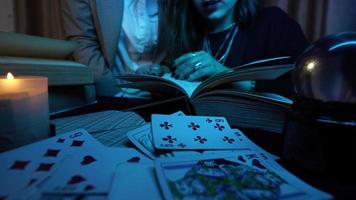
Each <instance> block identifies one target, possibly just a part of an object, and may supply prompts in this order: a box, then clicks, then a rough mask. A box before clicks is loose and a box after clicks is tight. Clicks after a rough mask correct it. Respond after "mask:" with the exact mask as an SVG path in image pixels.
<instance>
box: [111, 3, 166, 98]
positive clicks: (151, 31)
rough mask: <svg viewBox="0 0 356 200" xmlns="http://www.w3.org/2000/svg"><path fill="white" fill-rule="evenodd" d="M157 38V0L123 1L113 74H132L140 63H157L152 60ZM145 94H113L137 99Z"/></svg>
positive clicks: (128, 90)
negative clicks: (120, 28) (120, 29)
mask: <svg viewBox="0 0 356 200" xmlns="http://www.w3.org/2000/svg"><path fill="white" fill-rule="evenodd" d="M157 38H158V2H157V0H124V13H123V21H122V31H121V34H120V37H119V41H118V44H117V48H118V53H117V55H116V57H115V63H116V66H115V68H114V70H113V73H114V75H119V74H127V73H128V74H132V73H134V72H135V71H136V70H137V69H138V68H139V67H140V66H141V65H145V64H155V63H159V62H160V61H161V60H157V61H156V60H155V49H156V47H157ZM146 95H147V93H142V92H139V90H134V89H123V90H122V91H121V92H120V93H119V94H117V95H116V96H119V97H128V98H135V97H136V98H140V97H143V96H146Z"/></svg>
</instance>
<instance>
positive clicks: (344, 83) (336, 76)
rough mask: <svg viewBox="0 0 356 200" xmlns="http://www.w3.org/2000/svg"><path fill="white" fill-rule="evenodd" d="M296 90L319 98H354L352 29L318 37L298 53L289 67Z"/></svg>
mask: <svg viewBox="0 0 356 200" xmlns="http://www.w3.org/2000/svg"><path fill="white" fill-rule="evenodd" d="M293 82H294V87H295V90H296V93H297V94H298V95H299V96H301V97H303V98H310V99H316V100H320V101H322V102H343V103H355V102H356V33H352V32H346V33H339V34H336V35H332V36H329V37H326V38H324V39H321V40H319V41H317V42H315V43H313V44H312V45H311V46H310V47H308V48H307V49H306V50H305V51H304V53H303V54H302V55H300V56H299V58H298V59H297V62H296V64H295V69H294V71H293Z"/></svg>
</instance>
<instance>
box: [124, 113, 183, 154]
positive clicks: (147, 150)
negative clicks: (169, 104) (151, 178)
mask: <svg viewBox="0 0 356 200" xmlns="http://www.w3.org/2000/svg"><path fill="white" fill-rule="evenodd" d="M172 116H185V114H184V113H183V112H182V111H178V112H175V113H173V114H172ZM127 137H128V138H129V140H130V141H131V142H132V143H133V144H134V145H135V146H136V147H137V148H138V149H139V150H140V151H142V153H144V154H145V155H147V156H148V157H149V158H151V159H152V160H153V159H155V158H156V157H158V156H159V155H158V153H157V152H156V151H155V148H154V146H153V138H152V130H151V123H148V124H146V125H144V126H142V127H140V128H137V129H135V130H132V131H130V132H128V133H127Z"/></svg>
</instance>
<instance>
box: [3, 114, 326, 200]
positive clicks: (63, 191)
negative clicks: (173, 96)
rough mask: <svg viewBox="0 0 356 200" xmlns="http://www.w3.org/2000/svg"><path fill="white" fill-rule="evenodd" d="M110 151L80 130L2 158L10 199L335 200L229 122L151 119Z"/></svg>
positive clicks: (202, 118) (179, 116) (218, 119)
mask: <svg viewBox="0 0 356 200" xmlns="http://www.w3.org/2000/svg"><path fill="white" fill-rule="evenodd" d="M127 137H128V138H129V140H130V141H131V142H132V143H133V145H134V146H135V147H137V150H136V149H134V148H126V147H125V148H109V147H106V146H104V145H103V144H101V143H100V142H98V141H97V140H96V139H95V138H93V137H92V136H91V135H90V134H89V133H88V132H87V131H86V130H84V129H79V130H75V131H72V132H68V133H65V134H61V135H58V136H56V137H53V138H50V139H47V140H44V141H40V142H37V143H33V144H30V145H27V146H24V147H21V148H18V149H15V150H12V151H8V152H5V153H1V154H0V176H1V179H0V200H3V199H112V200H116V199H130V200H132V199H331V198H332V196H331V195H329V194H327V193H324V192H322V191H319V190H317V189H315V188H313V187H312V186H309V185H307V184H306V183H304V182H303V181H301V180H300V179H298V178H297V177H295V176H293V175H292V174H290V173H289V172H288V171H286V170H285V169H283V168H282V167H281V166H280V165H278V163H277V162H276V161H275V160H276V159H278V157H276V156H274V155H272V154H270V153H268V152H267V151H264V150H263V149H262V148H260V147H259V146H257V145H256V144H254V143H253V142H252V141H251V140H249V139H248V138H247V137H246V136H245V135H244V134H243V133H242V132H241V131H239V130H238V129H232V128H231V127H230V126H229V124H228V122H227V120H226V119H225V118H222V117H207V116H186V115H185V114H184V113H182V112H177V113H174V114H172V115H158V114H157V115H156V114H154V115H152V120H151V123H147V124H146V125H144V126H142V127H140V128H137V129H135V130H132V131H130V132H128V133H127Z"/></svg>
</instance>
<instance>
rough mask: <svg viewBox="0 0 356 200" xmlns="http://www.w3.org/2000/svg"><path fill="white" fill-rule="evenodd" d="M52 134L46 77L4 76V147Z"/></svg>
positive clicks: (0, 108)
mask: <svg viewBox="0 0 356 200" xmlns="http://www.w3.org/2000/svg"><path fill="white" fill-rule="evenodd" d="M48 136H49V111H48V81H47V78H46V77H36V76H18V77H16V76H15V78H14V79H13V80H10V79H8V78H6V77H0V151H4V150H7V149H11V148H14V147H18V146H21V145H24V144H28V143H31V142H34V141H37V140H40V139H43V138H46V137H48Z"/></svg>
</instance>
